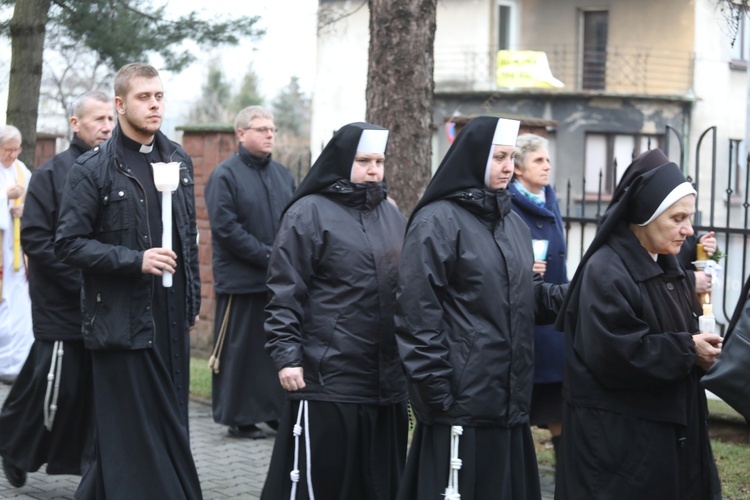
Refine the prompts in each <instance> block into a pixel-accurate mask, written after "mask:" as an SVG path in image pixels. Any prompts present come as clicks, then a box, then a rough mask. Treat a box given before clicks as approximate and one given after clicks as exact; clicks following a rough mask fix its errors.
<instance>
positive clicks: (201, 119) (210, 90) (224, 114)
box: [189, 61, 263, 125]
mask: <svg viewBox="0 0 750 500" xmlns="http://www.w3.org/2000/svg"><path fill="white" fill-rule="evenodd" d="M201 89H202V90H201V96H200V97H199V98H198V100H196V101H195V103H194V104H193V107H192V109H191V110H190V116H189V121H190V123H191V124H194V125H195V124H207V123H234V117H235V116H236V115H237V113H239V111H240V110H242V109H244V108H246V107H247V106H252V105H259V104H263V98H262V97H261V96H260V93H259V91H258V76H257V75H256V74H255V72H254V71H253V68H252V67H249V68H248V70H247V73H246V74H245V76H244V78H243V80H242V85H241V86H240V89H239V91H238V92H237V93H236V94H235V93H233V92H232V85H231V83H230V82H228V81H227V80H226V78H225V76H224V73H223V72H222V70H221V68H220V67H219V65H218V63H217V62H215V61H214V62H212V63H211V64H210V65H209V68H208V76H207V79H206V82H205V83H204V84H203V86H202V88H201Z"/></svg>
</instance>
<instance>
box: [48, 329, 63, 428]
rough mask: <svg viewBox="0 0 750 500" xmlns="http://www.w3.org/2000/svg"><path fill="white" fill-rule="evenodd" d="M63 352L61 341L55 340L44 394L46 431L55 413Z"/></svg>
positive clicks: (50, 426)
mask: <svg viewBox="0 0 750 500" xmlns="http://www.w3.org/2000/svg"><path fill="white" fill-rule="evenodd" d="M63 354H64V351H63V341H62V340H56V341H55V343H54V344H53V346H52V360H51V361H50V365H49V373H47V392H46V393H45V394H44V427H45V428H46V429H47V430H48V431H51V430H52V424H53V423H54V421H55V414H56V413H57V398H58V397H59V395H60V378H61V375H62V359H63Z"/></svg>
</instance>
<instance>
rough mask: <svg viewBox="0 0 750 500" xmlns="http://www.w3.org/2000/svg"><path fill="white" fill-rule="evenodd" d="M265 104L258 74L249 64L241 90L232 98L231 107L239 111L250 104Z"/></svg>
mask: <svg viewBox="0 0 750 500" xmlns="http://www.w3.org/2000/svg"><path fill="white" fill-rule="evenodd" d="M262 104H263V96H261V95H260V90H258V75H257V74H256V73H255V70H253V67H252V66H248V68H247V73H245V76H244V77H243V78H242V84H240V90H239V92H237V94H236V95H235V96H234V98H233V99H232V102H231V105H230V109H231V110H232V111H234V113H235V114H236V113H239V112H240V111H242V110H243V109H245V108H246V107H248V106H259V105H262Z"/></svg>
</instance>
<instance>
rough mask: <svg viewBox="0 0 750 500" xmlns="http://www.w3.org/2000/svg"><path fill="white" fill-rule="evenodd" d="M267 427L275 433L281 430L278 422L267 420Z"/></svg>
mask: <svg viewBox="0 0 750 500" xmlns="http://www.w3.org/2000/svg"><path fill="white" fill-rule="evenodd" d="M266 425H267V426H268V427H270V428H271V429H273V430H275V431H277V430H279V421H278V420H266Z"/></svg>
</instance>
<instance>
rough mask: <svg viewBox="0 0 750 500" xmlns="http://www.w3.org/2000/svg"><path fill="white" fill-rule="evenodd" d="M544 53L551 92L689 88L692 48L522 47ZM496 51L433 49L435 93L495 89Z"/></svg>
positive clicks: (673, 91)
mask: <svg viewBox="0 0 750 500" xmlns="http://www.w3.org/2000/svg"><path fill="white" fill-rule="evenodd" d="M524 48H525V49H528V50H537V51H542V52H545V53H546V54H547V59H548V60H549V65H550V69H551V70H552V74H553V75H554V76H555V78H557V79H559V80H561V81H563V82H564V83H565V87H564V88H562V89H550V91H551V92H554V91H567V92H570V91H606V92H613V93H628V94H646V95H674V94H677V95H684V94H686V93H688V92H690V90H691V89H692V86H693V67H694V55H693V53H692V52H687V51H685V52H681V51H673V50H666V49H662V48H658V47H622V46H608V47H607V49H606V50H605V51H600V50H595V51H590V50H581V49H579V48H578V47H577V46H576V45H573V44H569V45H565V44H560V45H536V46H530V47H524ZM496 69H497V66H496V51H495V50H493V49H492V48H491V47H477V46H450V47H436V49H435V88H436V90H437V91H487V90H497V89H498V86H497V84H496V81H495V72H496Z"/></svg>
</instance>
